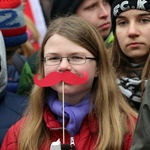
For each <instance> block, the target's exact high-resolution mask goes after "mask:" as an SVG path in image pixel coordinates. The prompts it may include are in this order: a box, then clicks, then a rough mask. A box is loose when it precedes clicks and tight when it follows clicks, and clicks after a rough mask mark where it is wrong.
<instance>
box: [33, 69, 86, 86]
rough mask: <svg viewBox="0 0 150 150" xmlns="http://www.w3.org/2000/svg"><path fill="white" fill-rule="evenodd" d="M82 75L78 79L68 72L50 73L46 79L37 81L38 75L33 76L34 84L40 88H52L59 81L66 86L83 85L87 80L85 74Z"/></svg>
mask: <svg viewBox="0 0 150 150" xmlns="http://www.w3.org/2000/svg"><path fill="white" fill-rule="evenodd" d="M83 74H84V76H83V77H80V76H78V75H76V74H74V73H71V72H69V71H66V72H62V73H60V72H52V73H50V74H48V75H47V76H46V77H44V78H43V79H38V76H39V74H36V75H35V76H34V83H35V84H36V85H37V86H40V87H49V86H54V85H56V84H58V83H59V82H61V81H63V82H65V83H67V84H74V85H80V84H83V83H85V82H86V81H87V79H88V74H87V72H83Z"/></svg>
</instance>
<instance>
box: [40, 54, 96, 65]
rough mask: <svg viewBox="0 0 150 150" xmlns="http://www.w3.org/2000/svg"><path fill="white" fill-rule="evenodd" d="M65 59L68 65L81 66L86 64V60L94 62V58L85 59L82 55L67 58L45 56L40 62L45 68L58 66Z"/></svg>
mask: <svg viewBox="0 0 150 150" xmlns="http://www.w3.org/2000/svg"><path fill="white" fill-rule="evenodd" d="M63 58H66V59H67V60H68V63H69V64H72V65H82V64H85V63H86V60H87V59H91V60H96V58H92V57H86V56H84V55H72V56H68V57H59V56H46V57H44V59H42V61H44V62H45V65H47V66H54V65H59V64H60V63H61V62H62V59H63Z"/></svg>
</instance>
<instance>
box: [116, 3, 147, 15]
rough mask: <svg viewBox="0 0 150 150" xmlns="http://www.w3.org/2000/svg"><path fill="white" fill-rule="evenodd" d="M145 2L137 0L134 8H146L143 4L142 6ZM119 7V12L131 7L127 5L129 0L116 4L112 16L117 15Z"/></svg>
mask: <svg viewBox="0 0 150 150" xmlns="http://www.w3.org/2000/svg"><path fill="white" fill-rule="evenodd" d="M146 3H147V0H137V5H136V6H135V8H136V9H141V10H146V9H145V6H144V5H145V4H146ZM131 7H132V6H131ZM119 9H120V10H121V12H122V11H127V10H129V9H131V8H130V6H129V1H127V0H125V1H123V2H122V3H121V4H117V5H116V6H115V7H114V9H113V15H114V16H117V14H118V12H119Z"/></svg>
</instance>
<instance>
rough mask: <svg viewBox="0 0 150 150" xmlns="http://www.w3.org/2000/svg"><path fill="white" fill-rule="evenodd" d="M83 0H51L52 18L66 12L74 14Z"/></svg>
mask: <svg viewBox="0 0 150 150" xmlns="http://www.w3.org/2000/svg"><path fill="white" fill-rule="evenodd" d="M82 1H83V0H51V5H52V8H51V13H50V19H53V18H55V17H58V16H62V15H66V14H69V15H70V14H74V13H75V11H76V9H77V8H78V6H79V5H80V4H81V2H82Z"/></svg>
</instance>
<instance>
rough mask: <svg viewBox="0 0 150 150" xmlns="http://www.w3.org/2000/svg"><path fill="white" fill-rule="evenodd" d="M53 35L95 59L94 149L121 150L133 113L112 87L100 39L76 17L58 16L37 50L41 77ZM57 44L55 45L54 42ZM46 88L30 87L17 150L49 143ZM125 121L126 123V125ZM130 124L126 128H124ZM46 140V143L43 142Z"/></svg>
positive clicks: (31, 149)
mask: <svg viewBox="0 0 150 150" xmlns="http://www.w3.org/2000/svg"><path fill="white" fill-rule="evenodd" d="M54 34H59V35H61V36H63V37H65V38H67V39H69V40H71V41H72V42H74V43H76V44H78V45H80V46H82V47H84V48H86V49H87V50H88V51H89V52H90V53H92V54H93V55H94V57H95V58H97V60H98V61H97V68H98V77H97V78H95V80H94V82H93V87H92V91H91V101H92V103H93V104H94V110H93V111H94V113H95V115H96V117H97V120H98V126H99V132H98V133H97V136H98V140H97V141H95V142H96V145H95V150H106V149H107V150H121V149H122V145H123V140H124V136H125V134H126V133H127V132H130V133H131V134H132V133H133V130H134V121H133V118H132V117H133V116H134V117H136V113H135V112H134V111H133V110H132V109H131V107H130V106H129V105H128V104H127V103H126V101H125V100H124V98H123V97H122V94H121V93H120V91H119V89H118V86H117V84H116V76H115V74H114V70H113V68H112V65H111V64H110V61H109V58H108V55H107V53H106V51H105V50H106V49H105V45H104V42H103V38H102V36H101V35H100V34H99V32H98V31H97V30H96V29H95V27H93V26H92V25H90V24H89V23H87V22H86V21H85V20H83V19H82V18H80V17H76V16H70V17H62V18H58V19H56V20H54V21H52V22H51V23H50V25H49V27H48V30H47V34H46V35H45V38H44V40H43V44H42V47H41V50H40V51H39V62H40V64H39V71H38V72H39V73H40V75H41V77H43V76H44V69H43V66H44V64H43V63H44V62H43V61H41V59H42V58H43V57H44V46H45V44H46V42H47V40H48V39H49V38H50V37H51V36H53V35H54ZM58 44H59V43H58ZM50 91H51V89H50V88H41V87H38V86H36V85H35V86H34V88H33V90H32V93H31V97H30V102H29V106H28V108H27V111H26V114H25V116H27V120H26V121H25V122H24V123H23V126H22V128H21V130H20V136H19V149H21V150H37V149H39V148H40V146H42V144H43V142H48V143H49V145H50V143H51V140H50V139H51V133H50V131H49V130H48V129H47V127H46V125H45V123H44V121H43V111H44V106H45V104H46V101H47V96H48V95H49V94H50ZM127 122H128V124H127ZM128 125H130V127H131V128H130V129H131V130H129V129H128ZM45 139H46V141H45Z"/></svg>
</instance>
